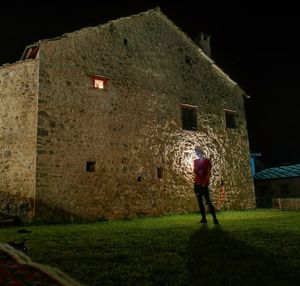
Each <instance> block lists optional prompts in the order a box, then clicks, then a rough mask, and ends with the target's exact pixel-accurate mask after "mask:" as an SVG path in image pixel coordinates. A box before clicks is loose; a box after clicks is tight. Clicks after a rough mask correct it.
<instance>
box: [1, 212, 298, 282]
mask: <svg viewBox="0 0 300 286" xmlns="http://www.w3.org/2000/svg"><path fill="white" fill-rule="evenodd" d="M218 218H219V221H220V224H221V225H220V226H215V225H213V224H212V218H211V216H209V215H208V224H207V226H205V225H201V224H200V223H199V220H200V215H199V214H187V215H172V216H166V217H159V218H138V219H134V220H119V221H110V222H95V223H89V224H65V225H31V226H27V227H26V229H28V230H31V233H25V234H19V233H17V230H18V229H20V228H16V227H9V228H2V229H0V242H8V241H15V242H19V241H21V240H22V239H24V238H27V239H28V246H29V249H30V255H29V256H30V257H31V259H32V260H33V261H35V262H40V263H43V264H48V265H50V266H53V267H56V268H59V269H61V270H62V271H64V272H66V273H68V274H69V275H70V276H71V277H73V278H74V279H77V280H78V281H80V282H82V283H83V284H84V285H94V286H96V285H130V286H132V285H172V286H173V285H206V286H207V285H222V286H225V285H239V286H240V285H254V286H258V285H264V286H267V285H272V286H275V285H289V286H290V285H297V286H299V285H300V212H299V211H298V212H297V211H279V210H255V211H223V212H219V213H218Z"/></svg>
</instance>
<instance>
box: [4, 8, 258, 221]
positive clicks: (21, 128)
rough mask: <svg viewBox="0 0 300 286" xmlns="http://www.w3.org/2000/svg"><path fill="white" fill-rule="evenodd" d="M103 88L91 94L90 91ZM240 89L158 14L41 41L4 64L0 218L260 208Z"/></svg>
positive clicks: (87, 217)
mask: <svg viewBox="0 0 300 286" xmlns="http://www.w3.org/2000/svg"><path fill="white" fill-rule="evenodd" d="M95 86H96V87H95ZM244 99H245V93H244V91H243V90H242V89H241V88H240V87H239V86H238V85H237V84H236V83H235V82H233V81H232V80H231V79H230V78H229V77H228V76H227V75H226V74H225V73H223V72H222V71H221V70H220V69H219V68H218V67H217V66H216V65H215V63H214V62H213V61H212V60H211V59H210V58H209V57H208V56H206V55H205V54H204V52H203V51H202V50H201V49H200V48H199V46H197V45H196V44H195V43H194V42H193V41H192V40H191V39H190V38H189V37H188V36H187V35H186V34H184V33H183V32H182V31H181V30H180V29H179V28H178V27H176V26H175V25H174V24H173V23H172V22H171V21H170V20H169V19H168V18H167V17H166V16H165V15H164V14H163V13H162V12H161V11H160V10H159V9H153V10H150V11H147V12H144V13H141V14H138V15H134V16H131V17H126V18H121V19H118V20H115V21H111V22H109V23H107V24H105V25H100V26H96V27H90V28H84V29H82V30H79V31H76V32H73V33H68V34H64V35H63V36H61V37H58V38H54V39H49V40H41V41H39V42H37V43H35V44H33V45H31V46H28V47H27V48H26V49H25V52H24V54H23V56H22V59H21V61H19V62H17V63H14V64H11V65H5V66H2V67H0V200H1V205H0V206H1V210H2V211H4V212H10V213H14V214H23V215H24V216H25V217H27V218H32V217H37V218H42V219H44V220H49V221H61V220H80V219H84V220H96V219H104V218H105V219H112V218H124V217H127V218H128V217H134V216H137V215H161V214H169V213H184V212H190V211H195V210H197V204H196V199H195V196H194V193H193V170H192V162H193V149H194V147H195V146H196V145H200V146H202V148H203V149H204V150H205V151H206V153H207V155H208V157H210V158H211V159H212V163H213V170H212V176H213V177H212V185H211V196H212V199H213V200H214V201H215V202H216V201H217V200H218V197H219V195H220V189H221V187H220V185H221V182H222V183H223V185H224V189H225V200H224V202H223V205H222V208H223V209H245V208H253V207H254V206H255V198H254V188H253V180H252V176H251V170H250V155H249V144H248V134H247V126H246V118H245V111H244Z"/></svg>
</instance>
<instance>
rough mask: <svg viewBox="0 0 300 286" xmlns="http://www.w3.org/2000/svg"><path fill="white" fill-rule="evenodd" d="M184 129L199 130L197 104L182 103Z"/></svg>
mask: <svg viewBox="0 0 300 286" xmlns="http://www.w3.org/2000/svg"><path fill="white" fill-rule="evenodd" d="M181 123H182V129H185V130H197V106H193V105H187V104H181Z"/></svg>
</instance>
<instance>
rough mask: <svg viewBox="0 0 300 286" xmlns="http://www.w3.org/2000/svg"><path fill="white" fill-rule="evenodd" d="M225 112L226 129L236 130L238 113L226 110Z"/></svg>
mask: <svg viewBox="0 0 300 286" xmlns="http://www.w3.org/2000/svg"><path fill="white" fill-rule="evenodd" d="M224 111H225V121H226V128H232V129H235V128H236V112H235V111H233V110H224Z"/></svg>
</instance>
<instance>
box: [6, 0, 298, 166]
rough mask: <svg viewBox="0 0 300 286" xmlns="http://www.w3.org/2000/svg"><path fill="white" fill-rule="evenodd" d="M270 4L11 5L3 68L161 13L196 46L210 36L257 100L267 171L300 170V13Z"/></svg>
mask: <svg viewBox="0 0 300 286" xmlns="http://www.w3.org/2000/svg"><path fill="white" fill-rule="evenodd" d="M5 2H6V1H5ZM219 2H220V3H222V2H226V5H225V4H220V3H219ZM262 2H263V1H260V2H257V3H256V2H255V1H239V2H238V3H232V2H230V1H196V0H193V1H190V0H186V1H175V0H173V1H147V0H140V1H113V0H111V1H89V0H83V1H79V0H78V1H75V0H73V1H68V0H65V1H63V0H61V1H55V0H53V1H46V0H44V1H42V0H40V1H33V0H32V1H31V0H26V1H9V2H6V4H5V6H4V4H3V3H1V4H0V5H1V6H0V13H1V16H0V39H1V45H0V65H2V64H4V63H12V62H15V61H17V60H19V59H20V56H21V54H22V52H23V50H24V48H25V46H26V45H28V44H31V43H33V42H36V41H38V40H40V39H45V38H52V37H56V36H59V35H61V34H63V33H66V32H72V31H74V30H78V29H80V28H83V27H86V26H96V25H98V24H102V23H106V22H107V21H109V20H113V19H116V18H119V17H122V16H129V15H132V14H136V13H139V12H143V11H146V10H148V9H151V8H154V7H156V6H159V7H160V8H161V10H162V12H163V13H164V14H166V15H167V16H168V17H169V18H170V19H171V20H172V21H173V22H174V23H175V24H176V25H177V26H178V27H180V28H181V29H182V30H183V31H184V32H185V33H186V34H188V35H189V36H190V37H191V38H192V39H194V38H195V36H196V35H197V34H198V33H199V32H206V33H208V34H210V35H211V36H212V58H213V59H214V60H215V62H216V63H217V65H218V66H219V67H221V68H222V69H223V70H224V71H225V72H226V73H227V74H228V75H229V76H230V77H231V78H232V79H233V80H235V81H236V82H237V83H238V84H239V85H240V86H241V87H242V88H243V89H244V90H245V91H246V92H247V93H248V95H250V96H251V99H247V100H246V102H245V107H246V115H247V124H248V132H249V140H250V149H251V151H254V152H260V153H262V157H261V160H262V161H263V162H264V163H265V165H266V166H274V165H279V164H286V163H300V136H299V133H300V132H299V121H300V120H299V117H300V105H299V104H298V97H299V91H298V88H296V80H297V81H299V80H300V79H298V77H299V72H298V69H299V62H300V61H299V58H300V56H299V44H297V43H296V42H298V41H299V40H298V39H297V37H298V35H299V32H298V26H299V25H298V17H299V15H298V14H297V13H298V8H297V9H296V4H289V3H288V1H285V2H280V3H279V4H274V3H273V4H272V5H271V4H269V5H268V6H262V4H261V3H262ZM273 2H275V1H273ZM208 3H209V4H208ZM291 3H293V2H291ZM198 6H199V7H198Z"/></svg>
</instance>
